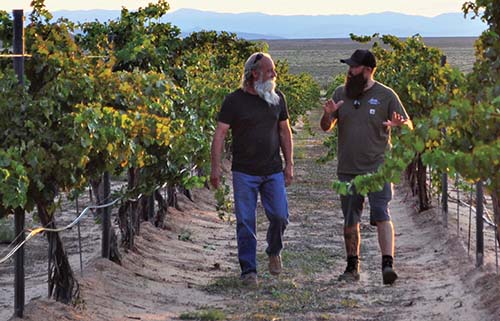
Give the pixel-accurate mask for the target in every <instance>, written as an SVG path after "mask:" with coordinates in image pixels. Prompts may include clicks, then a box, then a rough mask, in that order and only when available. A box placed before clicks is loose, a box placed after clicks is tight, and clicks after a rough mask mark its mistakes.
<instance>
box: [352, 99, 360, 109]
mask: <svg viewBox="0 0 500 321" xmlns="http://www.w3.org/2000/svg"><path fill="white" fill-rule="evenodd" d="M352 105H353V106H354V108H356V109H358V108H359V106H361V102H360V101H359V100H357V99H355V100H354V101H353V102H352Z"/></svg>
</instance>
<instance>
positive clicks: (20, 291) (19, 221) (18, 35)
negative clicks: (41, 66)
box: [13, 10, 25, 318]
mask: <svg viewBox="0 0 500 321" xmlns="http://www.w3.org/2000/svg"><path fill="white" fill-rule="evenodd" d="M13 14H14V55H16V57H14V70H15V72H16V74H17V79H18V81H19V85H20V86H24V26H23V22H24V12H23V10H13ZM14 220H15V227H16V235H18V236H19V237H18V238H17V244H19V243H21V242H23V241H24V239H25V235H24V210H23V209H21V208H17V209H16V210H15V214H14ZM15 269H16V270H15V276H14V284H15V286H14V311H15V315H16V316H17V317H19V318H22V317H23V312H24V291H25V290H24V246H22V247H21V248H20V249H19V250H18V251H17V252H16V256H15Z"/></svg>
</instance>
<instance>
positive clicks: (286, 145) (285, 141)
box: [279, 119, 293, 186]
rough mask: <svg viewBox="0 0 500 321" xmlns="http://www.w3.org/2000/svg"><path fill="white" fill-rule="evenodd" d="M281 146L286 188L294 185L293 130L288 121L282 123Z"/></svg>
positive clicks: (280, 124)
mask: <svg viewBox="0 0 500 321" xmlns="http://www.w3.org/2000/svg"><path fill="white" fill-rule="evenodd" d="M279 129H280V146H281V150H282V151H283V156H284V157H285V186H289V185H290V184H292V180H293V141H292V129H291V128H290V122H289V121H288V119H286V120H283V121H280V123H279Z"/></svg>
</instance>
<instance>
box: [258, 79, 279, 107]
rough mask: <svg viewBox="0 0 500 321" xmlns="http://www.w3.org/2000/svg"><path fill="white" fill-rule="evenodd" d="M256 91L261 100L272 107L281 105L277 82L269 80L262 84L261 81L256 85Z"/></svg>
mask: <svg viewBox="0 0 500 321" xmlns="http://www.w3.org/2000/svg"><path fill="white" fill-rule="evenodd" d="M254 89H255V91H256V92H257V94H258V95H259V97H260V98H262V99H264V100H265V101H266V102H267V103H268V104H269V105H270V106H272V105H278V104H279V103H280V96H278V94H277V93H276V91H275V89H276V82H275V81H274V79H269V80H268V81H266V82H262V81H261V80H260V79H259V80H257V81H256V82H255V83H254Z"/></svg>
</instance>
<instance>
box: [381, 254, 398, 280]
mask: <svg viewBox="0 0 500 321" xmlns="http://www.w3.org/2000/svg"><path fill="white" fill-rule="evenodd" d="M392 264H393V258H392V256H390V255H384V256H383V257H382V280H383V282H384V284H393V283H394V281H396V279H397V278H398V275H397V274H396V271H394V268H393V267H392Z"/></svg>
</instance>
